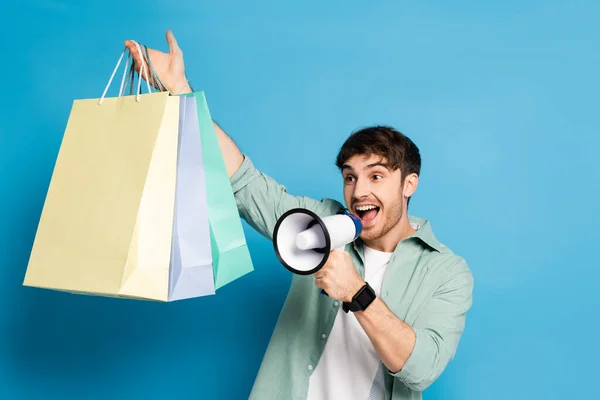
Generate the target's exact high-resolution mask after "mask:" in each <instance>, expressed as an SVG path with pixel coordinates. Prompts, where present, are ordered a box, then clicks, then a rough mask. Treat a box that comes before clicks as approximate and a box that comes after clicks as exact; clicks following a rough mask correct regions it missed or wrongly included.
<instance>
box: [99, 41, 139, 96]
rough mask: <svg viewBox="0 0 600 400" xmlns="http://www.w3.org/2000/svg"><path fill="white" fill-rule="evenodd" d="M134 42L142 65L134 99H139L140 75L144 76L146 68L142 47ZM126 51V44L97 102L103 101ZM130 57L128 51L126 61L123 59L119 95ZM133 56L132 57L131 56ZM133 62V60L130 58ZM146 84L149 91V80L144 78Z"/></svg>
mask: <svg viewBox="0 0 600 400" xmlns="http://www.w3.org/2000/svg"><path fill="white" fill-rule="evenodd" d="M133 43H134V44H135V47H136V48H137V51H138V54H139V56H140V60H142V65H141V67H140V73H139V79H138V88H137V94H136V98H135V100H136V101H140V93H141V91H140V89H141V84H142V77H143V76H144V71H145V68H146V64H145V63H144V60H145V58H144V55H143V53H142V49H141V47H140V45H139V44H138V43H137V42H135V41H134V42H133ZM126 51H127V46H125V48H124V49H123V52H122V53H121V57H119V61H117V65H115V69H114V70H113V72H112V75H111V76H110V79H109V80H108V84H107V85H106V88H104V92H103V93H102V97H100V100H99V102H98V104H102V102H103V101H104V97H105V96H106V92H108V88H109V87H110V84H111V83H112V81H113V79H114V77H115V74H116V73H117V70H118V69H119V65H121V61H122V60H123V56H124V55H125V52H126ZM130 57H131V53H129V55H128V57H127V61H125V71H123V79H122V80H121V87H120V89H119V97H121V95H122V92H123V85H124V84H125V77H126V76H127V64H128V62H129V58H130ZM131 58H133V57H131ZM132 63H133V60H132ZM148 76H150V74H148ZM146 85H147V86H148V93H150V92H151V90H150V82H148V80H146Z"/></svg>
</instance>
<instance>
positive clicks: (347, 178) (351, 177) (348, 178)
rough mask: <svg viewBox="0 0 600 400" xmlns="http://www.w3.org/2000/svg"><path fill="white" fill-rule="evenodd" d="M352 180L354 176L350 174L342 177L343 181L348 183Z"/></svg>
mask: <svg viewBox="0 0 600 400" xmlns="http://www.w3.org/2000/svg"><path fill="white" fill-rule="evenodd" d="M353 181H354V177H353V176H352V175H346V177H344V182H347V183H350V182H353Z"/></svg>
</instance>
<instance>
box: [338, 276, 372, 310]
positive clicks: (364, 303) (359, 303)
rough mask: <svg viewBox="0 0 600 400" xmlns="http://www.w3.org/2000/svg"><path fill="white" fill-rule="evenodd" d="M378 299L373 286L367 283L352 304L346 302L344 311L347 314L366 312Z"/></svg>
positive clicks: (357, 293)
mask: <svg viewBox="0 0 600 400" xmlns="http://www.w3.org/2000/svg"><path fill="white" fill-rule="evenodd" d="M376 297H377V295H376V294H375V291H374V290H373V288H372V287H371V285H369V283H368V282H365V285H364V286H363V287H362V288H360V289H359V290H358V292H356V294H355V295H354V297H353V298H352V301H351V302H349V303H347V302H344V304H343V305H342V309H343V310H344V312H346V313H347V312H348V311H352V312H356V311H364V310H366V309H367V307H369V305H370V304H371V303H372V302H373V300H375V298H376Z"/></svg>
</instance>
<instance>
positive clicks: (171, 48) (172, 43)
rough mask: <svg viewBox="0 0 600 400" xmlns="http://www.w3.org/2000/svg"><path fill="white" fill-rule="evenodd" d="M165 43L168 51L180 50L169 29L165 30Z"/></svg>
mask: <svg viewBox="0 0 600 400" xmlns="http://www.w3.org/2000/svg"><path fill="white" fill-rule="evenodd" d="M167 43H168V44H169V52H170V53H171V54H173V53H177V52H179V51H181V50H180V49H179V45H178V44H177V40H176V39H175V35H173V32H171V30H168V31H167Z"/></svg>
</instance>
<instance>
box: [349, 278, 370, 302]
mask: <svg viewBox="0 0 600 400" xmlns="http://www.w3.org/2000/svg"><path fill="white" fill-rule="evenodd" d="M366 284H367V282H365V281H364V280H362V279H359V280H357V281H356V283H355V284H354V285H352V287H351V288H350V290H349V293H348V294H347V295H346V298H345V299H344V300H343V301H344V302H346V303H350V302H351V301H352V299H354V296H355V295H356V293H358V291H359V290H360V289H362V288H363V286H365V285H366Z"/></svg>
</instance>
